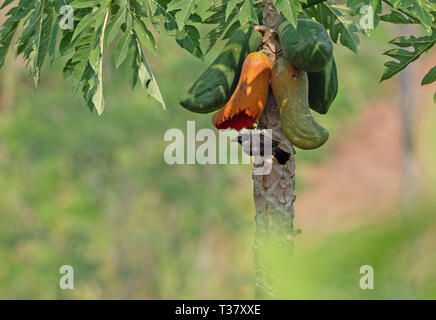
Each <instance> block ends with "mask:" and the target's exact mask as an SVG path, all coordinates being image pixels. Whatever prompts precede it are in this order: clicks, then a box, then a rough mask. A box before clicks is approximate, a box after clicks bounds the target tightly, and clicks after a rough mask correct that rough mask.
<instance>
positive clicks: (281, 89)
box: [271, 57, 329, 150]
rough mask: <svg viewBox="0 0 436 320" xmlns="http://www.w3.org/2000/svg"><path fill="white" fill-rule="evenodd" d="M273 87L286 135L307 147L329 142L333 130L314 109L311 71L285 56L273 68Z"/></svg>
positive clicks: (302, 147) (316, 146) (293, 142)
mask: <svg viewBox="0 0 436 320" xmlns="http://www.w3.org/2000/svg"><path fill="white" fill-rule="evenodd" d="M271 88H272V91H273V94H274V97H275V98H276V101H277V104H278V105H279V107H280V119H281V122H282V129H283V132H284V134H285V136H286V138H287V139H288V140H289V141H290V142H291V143H292V144H293V145H294V146H296V147H297V148H300V149H304V150H310V149H316V148H319V147H321V146H322V145H323V144H325V143H326V142H327V140H328V138H329V133H328V132H327V130H326V129H324V128H323V127H321V126H320V125H319V124H318V123H317V122H316V121H315V119H314V118H313V116H312V114H311V113H310V109H309V101H308V94H309V81H308V78H307V73H306V72H304V71H302V70H299V69H297V68H296V67H295V66H293V65H291V64H290V63H288V62H287V60H286V59H285V58H284V57H281V58H279V59H277V61H276V63H275V65H274V68H273V69H272V73H271Z"/></svg>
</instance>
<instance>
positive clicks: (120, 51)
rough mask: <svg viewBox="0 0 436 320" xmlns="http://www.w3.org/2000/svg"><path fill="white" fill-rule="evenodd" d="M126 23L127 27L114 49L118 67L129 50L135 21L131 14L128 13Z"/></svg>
mask: <svg viewBox="0 0 436 320" xmlns="http://www.w3.org/2000/svg"><path fill="white" fill-rule="evenodd" d="M125 25H126V27H125V30H124V33H123V35H122V36H121V38H120V40H119V41H118V44H117V46H116V47H115V51H114V60H115V67H116V68H117V69H118V67H119V66H120V65H121V64H122V63H123V61H124V59H125V58H126V56H127V53H128V51H129V41H130V37H131V33H132V30H133V21H132V16H131V15H127V18H126V23H125Z"/></svg>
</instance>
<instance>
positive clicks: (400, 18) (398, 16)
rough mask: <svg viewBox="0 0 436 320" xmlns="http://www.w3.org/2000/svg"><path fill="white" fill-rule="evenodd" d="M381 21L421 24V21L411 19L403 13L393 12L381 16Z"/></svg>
mask: <svg viewBox="0 0 436 320" xmlns="http://www.w3.org/2000/svg"><path fill="white" fill-rule="evenodd" d="M380 20H381V21H384V22H389V23H393V24H419V20H416V19H412V18H409V17H407V16H405V15H404V14H402V13H401V12H398V11H395V10H392V11H391V12H390V13H387V14H385V15H382V16H380Z"/></svg>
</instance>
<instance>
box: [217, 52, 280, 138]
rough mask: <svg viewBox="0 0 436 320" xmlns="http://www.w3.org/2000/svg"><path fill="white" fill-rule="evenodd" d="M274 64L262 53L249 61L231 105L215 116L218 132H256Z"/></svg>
mask: <svg viewBox="0 0 436 320" xmlns="http://www.w3.org/2000/svg"><path fill="white" fill-rule="evenodd" d="M271 69H272V65H271V61H270V60H269V58H268V56H267V55H266V54H264V53H262V52H253V53H250V54H249V55H248V56H247V58H246V59H245V62H244V65H243V67H242V71H241V77H240V78H239V82H238V85H237V87H236V89H235V92H234V93H233V95H232V97H231V98H230V100H229V102H228V103H227V104H226V105H225V106H224V107H223V108H221V109H220V110H219V111H218V112H217V113H215V114H214V115H213V117H212V123H213V125H214V126H215V127H216V128H217V129H228V128H230V129H234V130H237V131H240V130H241V129H243V128H246V129H252V128H253V127H254V124H255V123H256V121H257V120H258V119H259V117H260V116H261V114H262V112H263V110H264V108H265V105H266V103H267V100H268V91H269V82H270V75H271Z"/></svg>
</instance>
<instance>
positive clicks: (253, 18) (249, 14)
mask: <svg viewBox="0 0 436 320" xmlns="http://www.w3.org/2000/svg"><path fill="white" fill-rule="evenodd" d="M239 21H240V22H241V24H246V23H249V22H252V23H254V24H259V20H258V19H257V14H256V9H255V6H254V0H244V3H243V5H242V8H241V11H240V12H239Z"/></svg>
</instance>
